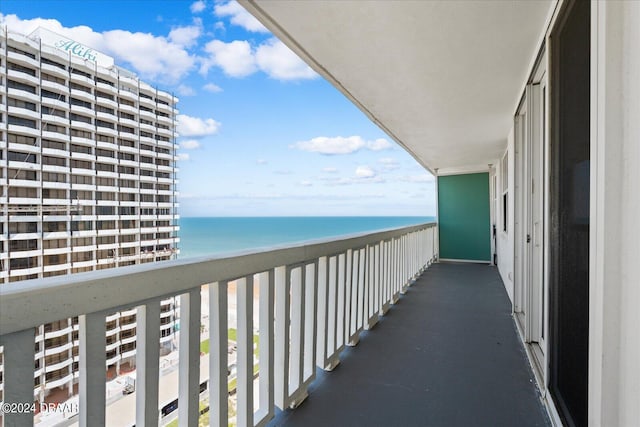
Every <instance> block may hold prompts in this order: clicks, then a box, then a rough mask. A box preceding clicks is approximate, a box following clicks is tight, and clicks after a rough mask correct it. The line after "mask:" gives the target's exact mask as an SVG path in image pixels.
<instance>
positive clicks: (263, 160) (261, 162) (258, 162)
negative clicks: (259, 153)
mask: <svg viewBox="0 0 640 427" xmlns="http://www.w3.org/2000/svg"><path fill="white" fill-rule="evenodd" d="M267 163H269V162H267V161H266V160H265V159H258V160H256V164H258V165H266V164H267Z"/></svg>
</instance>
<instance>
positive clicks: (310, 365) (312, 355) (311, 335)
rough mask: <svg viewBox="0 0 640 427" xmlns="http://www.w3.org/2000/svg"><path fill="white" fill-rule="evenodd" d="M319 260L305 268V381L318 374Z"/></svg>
mask: <svg viewBox="0 0 640 427" xmlns="http://www.w3.org/2000/svg"><path fill="white" fill-rule="evenodd" d="M317 271H318V261H317V260H316V261H314V262H313V263H311V264H309V265H307V266H306V268H305V273H306V279H305V293H306V294H305V303H304V307H305V311H306V313H305V317H304V318H305V326H304V328H305V331H304V336H305V339H304V368H303V377H302V379H303V381H304V382H305V383H308V382H311V381H312V380H313V379H315V376H316V343H317V342H318V341H317V339H316V334H317V328H318V326H317V322H316V320H317V316H316V313H317V311H318V294H317V291H318V288H317V280H318V279H317V278H318V275H317Z"/></svg>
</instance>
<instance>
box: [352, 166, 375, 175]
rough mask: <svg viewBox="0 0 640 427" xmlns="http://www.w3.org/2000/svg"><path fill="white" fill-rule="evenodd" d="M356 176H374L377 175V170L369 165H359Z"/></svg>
mask: <svg viewBox="0 0 640 427" xmlns="http://www.w3.org/2000/svg"><path fill="white" fill-rule="evenodd" d="M356 176H357V177H358V178H373V177H374V176H376V172H375V171H374V170H373V169H371V168H370V167H369V166H358V167H357V168H356Z"/></svg>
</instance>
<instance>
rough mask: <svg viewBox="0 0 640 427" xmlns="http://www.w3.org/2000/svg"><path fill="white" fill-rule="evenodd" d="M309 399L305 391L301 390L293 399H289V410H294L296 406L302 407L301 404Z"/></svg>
mask: <svg viewBox="0 0 640 427" xmlns="http://www.w3.org/2000/svg"><path fill="white" fill-rule="evenodd" d="M307 397H309V393H308V392H307V389H306V388H304V389H301V390H300V391H299V392H298V393H296V395H295V396H294V397H292V398H291V402H290V403H289V409H296V408H297V407H298V406H300V405H302V402H304V401H305V400H307Z"/></svg>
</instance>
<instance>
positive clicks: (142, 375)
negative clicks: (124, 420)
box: [136, 300, 160, 427]
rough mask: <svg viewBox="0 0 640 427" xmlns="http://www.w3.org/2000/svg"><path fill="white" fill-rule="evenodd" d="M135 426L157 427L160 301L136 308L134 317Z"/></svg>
mask: <svg viewBox="0 0 640 427" xmlns="http://www.w3.org/2000/svg"><path fill="white" fill-rule="evenodd" d="M136 323H137V326H136V333H137V335H138V341H137V344H136V380H137V383H138V384H137V387H136V425H137V426H145V427H152V426H157V425H158V380H159V369H160V366H159V360H160V346H159V345H158V343H159V342H160V300H153V301H150V302H148V303H147V304H145V305H142V306H140V307H138V311H137V314H136Z"/></svg>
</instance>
